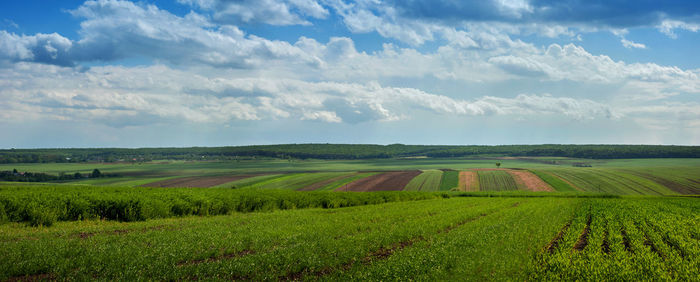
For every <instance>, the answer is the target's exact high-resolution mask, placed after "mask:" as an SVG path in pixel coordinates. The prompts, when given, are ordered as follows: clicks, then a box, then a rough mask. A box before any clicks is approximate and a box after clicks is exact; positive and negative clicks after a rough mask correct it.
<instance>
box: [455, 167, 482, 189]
mask: <svg viewBox="0 0 700 282" xmlns="http://www.w3.org/2000/svg"><path fill="white" fill-rule="evenodd" d="M478 179H479V178H478V176H477V175H476V171H470V170H467V171H460V172H459V190H460V191H479V186H478V182H477V181H478Z"/></svg>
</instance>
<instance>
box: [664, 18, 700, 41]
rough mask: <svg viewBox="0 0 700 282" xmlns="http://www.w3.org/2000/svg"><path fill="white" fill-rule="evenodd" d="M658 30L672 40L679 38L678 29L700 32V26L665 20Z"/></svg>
mask: <svg viewBox="0 0 700 282" xmlns="http://www.w3.org/2000/svg"><path fill="white" fill-rule="evenodd" d="M656 28H658V29H659V31H661V32H662V33H664V34H666V35H667V36H668V37H670V38H677V37H678V35H676V33H675V30H676V29H683V30H687V31H692V32H697V31H698V30H700V24H696V23H687V22H683V21H677V20H664V21H662V22H661V24H659V25H658V26H657V27H656Z"/></svg>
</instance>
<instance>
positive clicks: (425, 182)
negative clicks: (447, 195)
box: [404, 170, 443, 191]
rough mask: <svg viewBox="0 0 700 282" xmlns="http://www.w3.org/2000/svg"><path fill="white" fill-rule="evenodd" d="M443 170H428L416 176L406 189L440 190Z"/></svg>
mask: <svg viewBox="0 0 700 282" xmlns="http://www.w3.org/2000/svg"><path fill="white" fill-rule="evenodd" d="M442 174H443V173H442V171H441V170H426V171H423V173H421V174H420V175H418V176H416V177H414V178H413V179H412V180H411V181H410V182H408V184H406V187H404V190H406V191H438V190H440V181H441V180H442Z"/></svg>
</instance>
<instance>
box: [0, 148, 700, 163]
mask: <svg viewBox="0 0 700 282" xmlns="http://www.w3.org/2000/svg"><path fill="white" fill-rule="evenodd" d="M415 156H427V157H440V158H453V157H471V156H512V157H537V156H551V157H572V158H588V159H618V158H698V157H700V146H664V145H558V144H549V145H496V146H485V145H467V146H450V145H403V144H392V145H365V144H284V145H256V146H230V147H190V148H138V149H125V148H78V149H9V150H0V163H72V162H144V161H153V160H235V159H244V158H281V159H286V158H295V159H385V158H401V157H415Z"/></svg>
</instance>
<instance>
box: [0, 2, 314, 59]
mask: <svg viewBox="0 0 700 282" xmlns="http://www.w3.org/2000/svg"><path fill="white" fill-rule="evenodd" d="M71 13H72V14H73V15H74V16H76V17H79V18H82V19H83V21H82V22H81V24H80V26H81V29H80V30H79V34H80V37H81V38H80V39H79V40H77V41H72V40H70V39H67V38H65V37H63V36H61V35H59V34H56V33H53V34H36V35H32V36H26V35H16V34H13V33H8V32H6V31H0V39H2V40H0V44H2V47H3V48H2V50H1V51H0V59H2V58H4V59H5V60H10V61H13V62H16V61H28V62H41V63H49V64H56V65H61V66H69V65H75V64H76V63H78V62H89V61H113V60H119V59H124V58H133V57H145V58H149V59H152V60H162V61H166V62H169V63H172V64H205V65H210V66H220V67H233V68H251V67H255V66H258V65H260V64H261V63H268V62H274V61H275V60H285V61H286V63H291V64H309V65H314V64H317V63H318V61H317V59H316V58H313V57H309V56H306V54H305V53H304V52H301V51H300V50H299V49H298V48H295V47H294V46H292V45H291V44H289V43H287V42H284V41H272V40H267V39H264V38H261V37H257V36H254V35H246V34H245V32H243V31H241V30H240V29H239V28H237V27H235V26H230V25H224V26H217V25H214V24H213V23H211V22H209V20H208V19H206V18H205V17H204V16H202V15H199V14H197V13H194V12H191V13H189V14H187V15H186V16H184V17H179V16H176V15H173V14H171V13H170V12H168V11H165V10H161V9H159V8H158V7H156V6H154V5H144V4H135V3H132V2H128V1H109V0H98V1H87V2H85V3H84V4H83V5H81V6H80V7H79V8H77V9H75V10H73V11H71Z"/></svg>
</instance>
